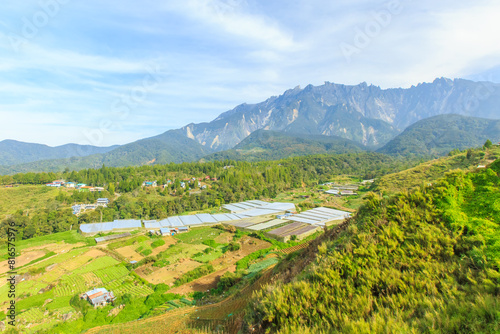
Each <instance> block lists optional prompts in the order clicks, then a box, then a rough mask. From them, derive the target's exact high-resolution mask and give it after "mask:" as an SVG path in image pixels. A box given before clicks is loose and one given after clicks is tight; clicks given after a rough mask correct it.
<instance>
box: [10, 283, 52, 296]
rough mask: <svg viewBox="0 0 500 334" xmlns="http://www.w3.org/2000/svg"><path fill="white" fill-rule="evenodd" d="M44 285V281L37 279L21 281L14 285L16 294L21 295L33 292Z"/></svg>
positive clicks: (36, 291)
mask: <svg viewBox="0 0 500 334" xmlns="http://www.w3.org/2000/svg"><path fill="white" fill-rule="evenodd" d="M46 286H47V284H46V283H43V282H40V281H37V280H29V281H22V282H19V283H17V285H16V294H17V295H18V296H23V295H25V294H27V293H30V294H35V293H38V291H40V290H41V289H43V288H45V287H46Z"/></svg>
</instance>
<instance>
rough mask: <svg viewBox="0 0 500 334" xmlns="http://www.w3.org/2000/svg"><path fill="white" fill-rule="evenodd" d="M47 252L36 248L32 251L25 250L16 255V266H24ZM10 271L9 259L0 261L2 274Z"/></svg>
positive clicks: (0, 272)
mask: <svg viewBox="0 0 500 334" xmlns="http://www.w3.org/2000/svg"><path fill="white" fill-rule="evenodd" d="M45 254H46V252H45V251H44V250H35V251H31V252H26V253H25V252H23V254H22V255H21V256H17V257H16V267H22V266H24V265H26V264H28V263H30V262H31V261H33V260H36V259H39V258H41V257H43V256H44V255H45ZM7 271H9V264H8V262H7V260H5V261H2V262H1V263H0V274H4V273H6V272H7Z"/></svg>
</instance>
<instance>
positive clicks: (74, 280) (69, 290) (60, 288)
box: [55, 275, 86, 296]
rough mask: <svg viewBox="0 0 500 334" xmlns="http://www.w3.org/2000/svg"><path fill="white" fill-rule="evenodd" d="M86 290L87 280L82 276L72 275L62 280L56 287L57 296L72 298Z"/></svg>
mask: <svg viewBox="0 0 500 334" xmlns="http://www.w3.org/2000/svg"><path fill="white" fill-rule="evenodd" d="M85 289H86V284H85V278H83V277H82V276H81V275H70V276H66V277H64V278H62V279H61V281H60V282H59V284H58V285H57V286H56V289H55V294H56V296H70V295H74V294H76V293H79V292H83V291H84V290H85Z"/></svg>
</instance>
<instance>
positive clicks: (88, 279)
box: [82, 272, 102, 286]
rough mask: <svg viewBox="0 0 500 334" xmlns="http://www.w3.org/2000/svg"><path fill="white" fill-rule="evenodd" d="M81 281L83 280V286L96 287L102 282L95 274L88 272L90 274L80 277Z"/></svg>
mask: <svg viewBox="0 0 500 334" xmlns="http://www.w3.org/2000/svg"><path fill="white" fill-rule="evenodd" d="M82 277H83V279H84V280H85V284H86V285H87V286H97V285H101V284H102V281H101V279H100V278H99V277H97V276H96V274H94V273H92V272H90V273H85V274H83V275H82Z"/></svg>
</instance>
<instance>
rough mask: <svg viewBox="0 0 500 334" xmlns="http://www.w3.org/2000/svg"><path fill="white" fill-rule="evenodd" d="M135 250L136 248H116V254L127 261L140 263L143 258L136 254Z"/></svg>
mask: <svg viewBox="0 0 500 334" xmlns="http://www.w3.org/2000/svg"><path fill="white" fill-rule="evenodd" d="M136 249H137V246H135V245H134V246H125V247H121V248H117V249H116V252H117V253H118V254H120V255H121V256H123V257H124V258H126V259H127V260H129V261H140V260H142V259H143V258H144V257H143V256H142V255H141V254H139V253H137V252H136V251H135V250H136Z"/></svg>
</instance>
